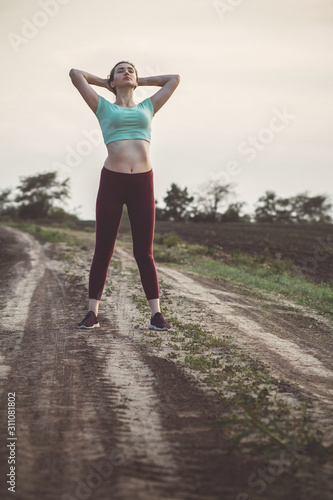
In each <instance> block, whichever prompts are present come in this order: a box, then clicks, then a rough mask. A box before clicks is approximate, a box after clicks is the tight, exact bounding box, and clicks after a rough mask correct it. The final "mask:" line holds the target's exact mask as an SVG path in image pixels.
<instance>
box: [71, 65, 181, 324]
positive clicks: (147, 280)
mask: <svg viewBox="0 0 333 500" xmlns="http://www.w3.org/2000/svg"><path fill="white" fill-rule="evenodd" d="M69 74H70V77H71V79H72V82H73V84H74V85H75V87H76V88H77V89H78V91H79V92H80V94H81V95H82V97H83V99H84V100H85V101H86V103H87V104H88V106H89V107H90V108H91V109H92V111H93V112H94V113H95V114H96V116H97V118H98V120H99V124H100V127H101V129H102V134H103V138H104V142H105V144H106V147H107V151H108V156H107V158H106V160H105V162H104V166H103V168H102V172H101V179H100V185H99V191H98V195H97V202H96V242H95V253H94V257H93V260H92V263H91V268H90V274H89V311H88V313H87V315H86V316H85V318H84V319H83V320H82V321H81V322H80V323H78V327H79V328H95V327H99V326H100V325H99V321H98V307H99V303H100V299H101V296H102V292H103V288H104V285H105V281H106V275H107V271H108V267H109V263H110V260H111V257H112V254H113V250H114V245H115V242H116V238H117V234H118V228H119V224H120V219H121V215H122V210H123V205H124V204H126V205H127V211H128V216H129V219H130V223H131V230H132V238H133V253H134V257H135V259H136V262H137V264H138V267H139V271H140V277H141V282H142V286H143V289H144V291H145V294H146V297H147V299H148V302H149V306H150V310H151V319H150V324H149V328H150V329H151V330H168V329H169V328H170V325H169V324H168V323H167V322H166V321H165V319H164V318H163V316H162V314H161V310H160V301H159V286H158V279H157V273H156V267H155V262H154V258H153V237H154V224H155V197H154V188H153V171H152V165H151V162H150V159H149V146H150V132H151V120H152V118H153V116H154V115H155V114H156V113H157V111H158V110H159V109H160V108H161V107H162V106H163V105H164V104H165V103H166V102H167V100H168V99H169V98H170V96H171V95H172V93H173V92H174V90H175V89H176V88H177V86H178V84H179V80H180V78H179V75H160V76H151V77H144V78H139V77H138V73H137V70H136V68H135V66H134V65H133V64H131V63H129V62H128V61H121V62H119V63H117V64H116V65H115V66H114V67H113V68H112V70H111V73H110V76H109V77H108V78H106V79H103V78H99V77H97V76H94V75H91V74H89V73H86V72H85V71H80V70H78V69H71V71H70V73H69ZM91 85H96V86H99V87H105V88H107V89H108V90H110V91H111V92H113V93H114V94H115V96H116V100H115V102H114V103H110V102H109V101H107V100H106V99H104V98H103V97H101V96H99V95H98V94H97V93H96V92H95V90H94V89H93V88H92V87H91ZM139 85H153V86H159V87H162V88H161V89H160V90H158V91H157V92H156V93H155V94H154V95H152V96H151V97H149V98H147V99H145V100H144V101H142V102H141V103H139V104H135V103H134V101H133V92H134V90H135V89H136V87H137V86H139Z"/></svg>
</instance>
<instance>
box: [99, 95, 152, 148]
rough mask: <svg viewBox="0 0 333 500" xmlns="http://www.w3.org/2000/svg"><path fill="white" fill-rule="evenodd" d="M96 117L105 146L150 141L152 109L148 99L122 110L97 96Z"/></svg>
mask: <svg viewBox="0 0 333 500" xmlns="http://www.w3.org/2000/svg"><path fill="white" fill-rule="evenodd" d="M96 116H97V118H98V121H99V124H100V127H101V129H102V134H103V138H104V142H105V144H109V142H113V141H123V140H126V139H143V140H145V141H148V142H150V140H151V120H152V118H153V116H154V107H153V103H152V101H151V99H150V97H148V98H147V99H145V100H144V101H142V102H140V103H139V104H136V105H135V106H133V107H131V108H123V107H122V106H118V105H117V104H113V103H111V102H109V101H107V100H106V99H104V97H102V96H99V99H98V105H97V110H96Z"/></svg>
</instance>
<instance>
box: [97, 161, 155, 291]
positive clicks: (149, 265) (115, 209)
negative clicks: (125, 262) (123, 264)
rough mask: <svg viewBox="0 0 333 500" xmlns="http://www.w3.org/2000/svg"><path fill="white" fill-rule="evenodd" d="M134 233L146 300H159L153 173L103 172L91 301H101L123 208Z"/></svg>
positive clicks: (103, 170) (98, 196)
mask: <svg viewBox="0 0 333 500" xmlns="http://www.w3.org/2000/svg"><path fill="white" fill-rule="evenodd" d="M124 204H126V205H127V212H128V216H129V220H130V223H131V229H132V238H133V253H134V257H135V259H136V262H137V264H138V267H139V271H140V277H141V282H142V286H143V289H144V291H145V294H146V297H147V299H148V300H149V299H157V298H159V288H158V280H157V273H156V267H155V262H154V258H153V238H154V226H155V198H154V186H153V171H152V170H149V171H148V172H142V173H138V174H124V173H122V172H114V171H111V170H108V169H106V168H105V167H103V168H102V172H101V180H100V185H99V190H98V195H97V202H96V243H95V253H94V257H93V260H92V263H91V268H90V274H89V298H90V299H97V300H100V298H101V296H102V293H103V288H104V285H105V281H106V275H107V271H108V267H109V264H110V260H111V257H112V254H113V250H114V246H115V242H116V238H117V234H118V229H119V225H120V220H121V216H122V211H123V205H124Z"/></svg>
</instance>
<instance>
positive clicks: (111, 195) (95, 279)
mask: <svg viewBox="0 0 333 500" xmlns="http://www.w3.org/2000/svg"><path fill="white" fill-rule="evenodd" d="M112 174H113V172H110V171H109V170H107V169H103V170H102V174H101V182H100V187H99V191H98V195H97V201H96V241H95V252H94V256H93V260H92V263H91V268H90V273H89V310H92V311H94V312H95V314H96V316H97V312H98V306H99V302H100V299H101V296H102V293H103V289H104V285H105V281H106V276H107V272H108V267H109V264H110V260H111V257H112V255H113V251H114V246H115V242H116V238H117V234H118V229H119V225H120V220H121V215H122V210H123V202H122V198H121V196H122V186H121V185H119V184H120V183H119V178H118V177H117V176H114V175H112Z"/></svg>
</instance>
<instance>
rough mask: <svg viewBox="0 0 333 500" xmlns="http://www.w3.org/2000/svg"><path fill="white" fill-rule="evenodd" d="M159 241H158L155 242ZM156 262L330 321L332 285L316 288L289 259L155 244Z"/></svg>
mask: <svg viewBox="0 0 333 500" xmlns="http://www.w3.org/2000/svg"><path fill="white" fill-rule="evenodd" d="M159 241H161V239H160V238H159V237H158V238H157V242H159ZM154 256H155V260H156V261H157V262H162V263H168V264H172V265H173V266H174V267H177V268H179V269H183V270H189V271H194V272H197V273H200V274H202V275H204V276H208V277H210V278H214V279H216V280H218V281H220V282H224V283H230V284H232V285H237V286H241V287H245V288H247V289H250V290H252V291H259V292H260V291H264V292H270V293H274V294H276V295H277V296H279V297H281V298H285V299H288V300H291V301H293V302H295V303H296V304H299V305H302V306H307V307H310V308H312V309H315V310H317V311H318V312H319V313H321V314H325V315H329V316H331V317H333V283H321V284H317V283H315V282H313V281H311V280H310V278H307V277H306V276H304V275H302V273H301V271H300V269H298V268H297V267H296V266H295V264H294V263H293V262H291V261H290V260H288V259H281V258H275V259H274V258H272V257H270V256H269V255H267V254H265V253H263V254H260V255H249V254H245V253H243V252H239V251H236V252H234V253H233V254H232V255H230V254H225V253H224V252H223V251H222V249H221V248H220V247H205V246H202V245H191V244H188V243H186V244H185V243H175V244H174V245H173V246H166V245H164V244H163V240H162V244H161V243H154Z"/></svg>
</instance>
